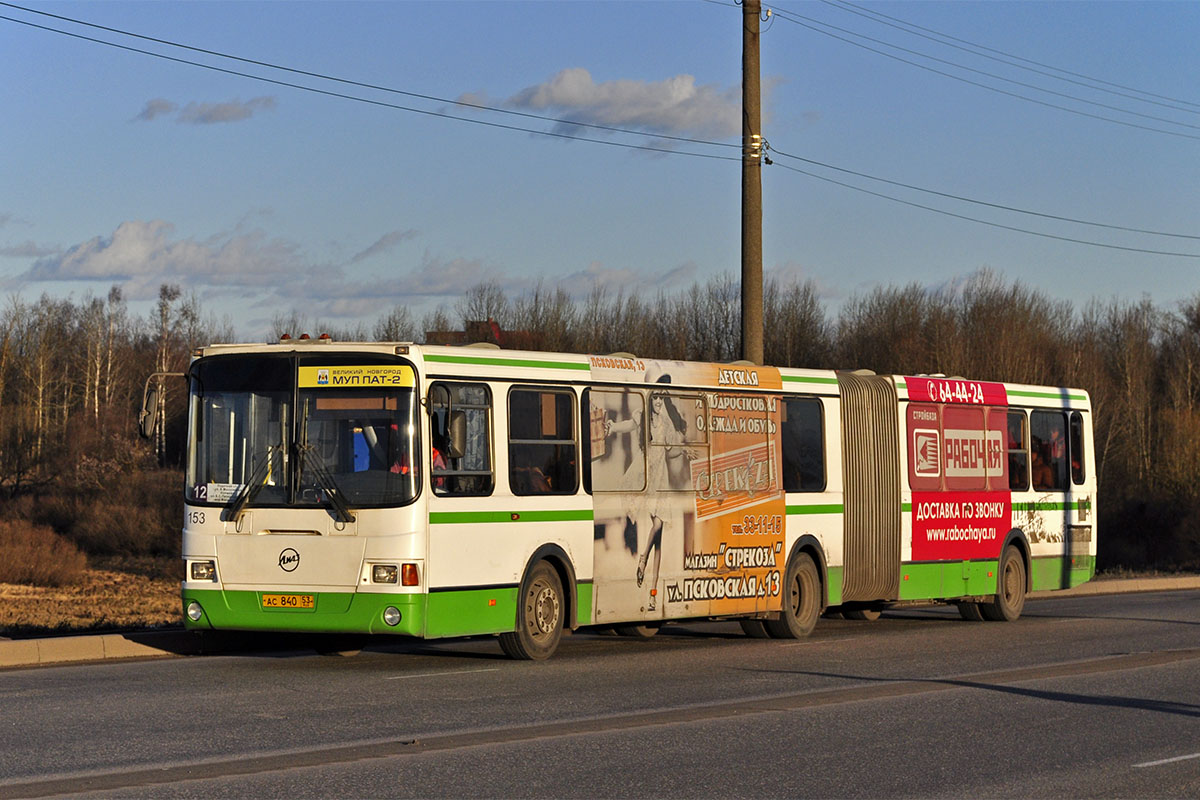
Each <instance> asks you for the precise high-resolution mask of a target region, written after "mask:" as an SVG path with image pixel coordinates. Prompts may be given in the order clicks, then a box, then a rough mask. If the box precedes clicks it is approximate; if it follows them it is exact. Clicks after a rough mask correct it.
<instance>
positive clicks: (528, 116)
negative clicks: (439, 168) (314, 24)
mask: <svg viewBox="0 0 1200 800" xmlns="http://www.w3.org/2000/svg"><path fill="white" fill-rule="evenodd" d="M0 6H7V7H8V8H13V9H16V10H18V11H25V12H27V13H30V14H38V15H40V16H43V17H50V18H52V19H57V20H60V21H63V22H70V23H73V24H75V25H83V26H86V27H89V28H95V29H97V30H102V31H106V32H108V33H115V34H118V35H121V36H128V37H130V38H133V39H141V40H142V41H147V42H154V43H155V44H162V45H167V46H169V47H177V48H179V49H181V50H190V51H191V52H194V53H203V54H204V55H209V56H216V57H218V58H225V59H229V60H230V61H238V62H240V63H243V64H251V65H253V66H257V67H267V68H268V69H275V70H279V71H281V72H288V73H291V74H293V75H303V76H305V77H308V78H318V79H320V80H326V81H332V82H335V83H341V84H345V85H347V86H357V87H359V88H360V89H372V90H374V91H379V92H387V93H389V94H399V95H404V96H405V97H412V98H415V99H419V100H429V101H431V102H437V103H446V104H448V105H455V106H459V107H462V108H472V109H475V110H477V111H489V112H492V113H496V114H508V115H511V116H516V117H524V118H526V119H537V120H541V121H543V122H554V123H557V124H560V125H572V126H575V127H580V128H592V129H595V130H603V131H609V132H611V133H621V134H627V135H630V136H648V137H651V138H654V139H667V140H670V141H676V142H685V143H687V144H698V145H705V146H708V147H734V148H740V147H741V145H740V144H738V143H736V142H713V141H708V140H705V139H694V138H690V137H687V136H672V135H670V134H665V133H651V132H648V131H639V130H632V129H629V128H620V127H616V126H614V125H601V124H599V123H594V122H581V121H579V120H573V119H566V118H562V117H551V116H548V115H544V114H534V113H532V112H529V111H517V110H514V109H511V108H499V107H496V106H489V105H484V104H482V103H471V102H467V101H465V100H453V99H450V98H446V97H437V96H435V95H429V94H421V93H420V92H411V91H406V90H404V89H396V88H393V87H389V86H380V85H378V84H372V83H365V82H362V81H356V80H351V79H349V78H339V77H337V76H335V75H327V74H324V73H320V72H312V71H309V70H303V69H298V68H295V67H287V66H283V65H281V64H273V63H271V62H269V61H259V60H256V59H253V58H245V57H242V56H236V55H232V54H230V53H223V52H221V51H219V50H208V49H206V48H203V47H195V46H193V45H188V44H183V43H182V42H175V41H171V40H170V39H160V38H157V37H154V36H146V35H144V34H140V33H134V32H132V31H127V30H123V29H121V28H113V27H109V26H107V25H100V24H98V23H95V22H87V21H85V20H81V19H76V18H74V17H66V16H62V15H61V14H51V13H50V12H48V11H38V10H37V9H33V8H26V7H24V6H19V5H16V4H14V3H9V2H3V0H0ZM0 19H5V20H8V21H10V22H20V23H22V24H26V25H30V26H31V27H34V28H40V29H41V30H45V31H50V32H52V33H61V34H63V35H66V36H76V37H77V38H80V39H84V40H86V41H90V42H95V43H98V44H105V45H109V46H111V47H119V48H122V49H126V50H131V51H133V52H137V53H144V54H146V55H155V56H160V54H158V53H154V52H152V51H147V50H140V49H138V48H131V47H125V46H124V45H119V44H115V43H113V42H108V41H105V40H103V39H93V38H91V37H87V36H80V35H79V34H73V33H70V32H68V31H63V30H59V29H57V28H49V27H45V26H42V25H34V24H33V23H30V22H25V21H23V20H19V19H14V18H12V17H6V16H0ZM160 57H162V58H168V59H169V60H172V61H178V62H180V63H184V64H192V65H194V66H207V65H204V64H200V63H197V62H192V61H186V60H183V59H174V58H169V57H167V56H160ZM214 69H215V68H214ZM222 71H223V70H222ZM231 74H234V75H240V76H243V77H256V76H253V75H246V74H245V73H241V72H233V73H231ZM262 80H268V79H265V78H263V79H262ZM280 85H283V86H293V87H295V85H294V84H287V83H284V84H280ZM295 88H305V87H295ZM451 118H452V119H464V118H462V117H451ZM518 130H525V129H518ZM584 141H590V140H584ZM668 152H674V151H668Z"/></svg>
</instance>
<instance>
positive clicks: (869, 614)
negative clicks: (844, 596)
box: [842, 608, 883, 622]
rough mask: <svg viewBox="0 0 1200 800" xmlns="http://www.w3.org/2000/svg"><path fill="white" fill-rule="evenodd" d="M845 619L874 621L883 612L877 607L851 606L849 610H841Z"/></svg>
mask: <svg viewBox="0 0 1200 800" xmlns="http://www.w3.org/2000/svg"><path fill="white" fill-rule="evenodd" d="M842 613H843V614H844V615H845V617H846V619H862V620H866V621H867V622H874V621H875V620H877V619H879V615H880V614H882V613H883V612H882V611H880V610H879V609H878V608H852V609H850V610H849V611H843V612H842Z"/></svg>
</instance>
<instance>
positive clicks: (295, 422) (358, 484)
mask: <svg viewBox="0 0 1200 800" xmlns="http://www.w3.org/2000/svg"><path fill="white" fill-rule="evenodd" d="M356 359H357V360H361V361H363V362H368V363H364V364H362V365H361V366H342V365H338V364H334V365H331V366H328V367H309V366H304V365H303V363H304V362H303V361H302V362H301V365H299V366H298V364H297V360H296V359H295V358H294V357H289V356H274V357H272V356H261V355H257V356H220V357H214V358H212V359H206V360H201V361H198V362H196V364H195V365H193V367H192V371H191V408H190V414H191V425H190V430H191V441H190V446H189V457H188V471H187V484H186V486H187V499H188V501H189V502H194V503H212V504H217V505H227V506H228V507H229V509H230V513H231V514H233V515H235V516H236V515H239V514H240V513H241V511H242V510H243V509H244V508H246V507H266V506H269V507H289V506H290V507H297V506H299V507H318V506H321V507H326V508H329V509H330V510H331V512H332V513H334V515H335V516H336V517H337V518H338V519H339V520H341V521H344V522H348V521H350V520H351V519H352V518H353V515H352V514H351V513H350V511H349V509H350V508H351V507H363V506H366V507H372V506H373V507H379V506H397V505H404V504H406V503H409V502H411V501H412V500H413V499H414V498H415V497H416V493H417V486H418V485H419V483H418V478H417V475H416V466H417V464H418V463H419V461H418V460H417V459H415V458H414V454H415V453H416V446H415V442H414V437H415V435H416V434H415V431H416V426H415V423H414V403H413V387H412V385H411V374H412V373H411V367H404V366H399V365H396V366H393V365H392V364H393V362H389V363H388V364H385V365H380V364H371V363H369V359H368V358H365V357H361V356H360V357H356ZM330 360H333V359H330ZM339 370H340V371H339ZM298 372H299V376H300V377H299V382H298V380H297V374H298ZM364 373H368V374H369V375H370V376H371V377H372V378H374V379H376V380H378V381H380V382H382V381H383V380H384V379H391V378H397V380H395V381H393V385H386V386H371V387H361V388H360V387H358V386H337V387H335V386H333V385H332V384H334V383H335V382H336V381H338V379H340V378H342V377H343V375H349V376H350V378H355V377H356V376H357V377H361V375H362V374H364ZM330 375H332V376H333V377H332V378H330V377H329V376H330ZM380 376H382V377H380ZM397 376H399V377H403V378H404V379H405V383H400V382H399V378H398V377H397ZM347 382H349V379H347ZM364 382H365V381H364Z"/></svg>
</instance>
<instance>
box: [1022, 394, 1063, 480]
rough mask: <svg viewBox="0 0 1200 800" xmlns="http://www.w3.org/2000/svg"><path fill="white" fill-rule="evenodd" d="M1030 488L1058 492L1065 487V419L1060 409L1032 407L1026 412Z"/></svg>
mask: <svg viewBox="0 0 1200 800" xmlns="http://www.w3.org/2000/svg"><path fill="white" fill-rule="evenodd" d="M1029 438H1030V445H1031V447H1030V455H1031V457H1032V458H1033V468H1032V472H1033V488H1034V489H1038V490H1039V491H1044V492H1061V491H1063V490H1064V489H1066V488H1067V466H1068V463H1067V420H1066V415H1065V414H1063V413H1062V412H1060V411H1034V412H1032V413H1031V414H1030V415H1029Z"/></svg>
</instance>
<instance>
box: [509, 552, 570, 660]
mask: <svg viewBox="0 0 1200 800" xmlns="http://www.w3.org/2000/svg"><path fill="white" fill-rule="evenodd" d="M565 618H566V602H565V599H564V597H563V587H562V581H561V580H560V579H559V577H558V573H557V572H556V571H555V570H554V567H552V566H550V564H549V563H547V562H545V561H539V562H538V563H536V564H534V565H533V567H532V568H531V569H530V570H529V572H528V573H526V575H525V580H523V581H521V593H520V596H519V597H518V602H517V629H516V630H515V631H512V632H511V633H502V634H500V649H502V650H503V651H504V652H505V654H506V655H508V657H509V658H514V659H517V660H518V661H542V660H543V659H547V658H549V657H550V656H551V655H553V654H554V651H555V650H557V649H558V643H559V640H561V639H562V634H563V621H564V619H565Z"/></svg>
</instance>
